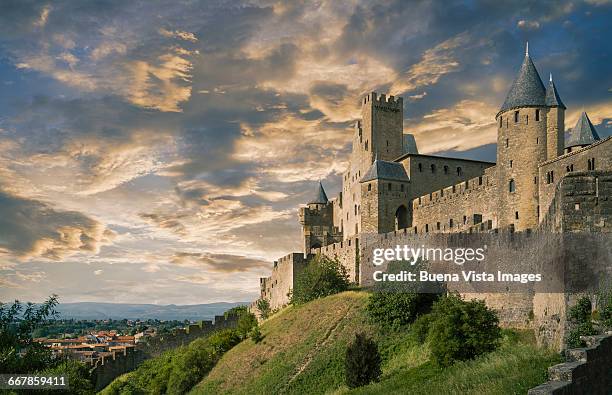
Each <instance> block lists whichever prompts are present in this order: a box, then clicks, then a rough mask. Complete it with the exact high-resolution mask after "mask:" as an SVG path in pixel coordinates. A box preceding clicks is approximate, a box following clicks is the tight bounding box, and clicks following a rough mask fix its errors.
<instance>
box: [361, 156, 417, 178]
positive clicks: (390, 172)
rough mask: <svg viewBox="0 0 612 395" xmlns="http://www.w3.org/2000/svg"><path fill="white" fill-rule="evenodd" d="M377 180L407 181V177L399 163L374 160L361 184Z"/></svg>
mask: <svg viewBox="0 0 612 395" xmlns="http://www.w3.org/2000/svg"><path fill="white" fill-rule="evenodd" d="M377 179H383V180H395V181H408V180H409V178H408V175H407V174H406V170H405V169H404V166H402V164H401V163H397V162H387V161H384V160H378V159H376V160H375V161H374V163H372V167H370V170H368V172H367V173H366V174H365V175H364V176H363V178H362V179H361V182H366V181H372V180H377Z"/></svg>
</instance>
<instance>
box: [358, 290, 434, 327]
mask: <svg viewBox="0 0 612 395" xmlns="http://www.w3.org/2000/svg"><path fill="white" fill-rule="evenodd" d="M437 298H438V295H436V294H419V293H414V292H374V293H373V294H372V296H370V298H369V299H368V303H367V305H366V312H367V314H368V317H369V318H370V320H371V321H372V322H378V323H382V325H383V326H387V327H390V328H391V329H395V330H397V329H399V328H400V327H402V326H405V325H408V324H410V323H412V322H414V320H415V319H416V318H417V316H419V315H422V314H425V313H428V312H429V311H430V310H431V306H432V305H433V303H434V301H435V300H436V299H437Z"/></svg>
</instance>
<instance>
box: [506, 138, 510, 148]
mask: <svg viewBox="0 0 612 395" xmlns="http://www.w3.org/2000/svg"><path fill="white" fill-rule="evenodd" d="M509 145H510V141H509V140H508V139H506V148H508V146H509Z"/></svg>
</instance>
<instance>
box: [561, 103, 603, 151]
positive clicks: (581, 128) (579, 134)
mask: <svg viewBox="0 0 612 395" xmlns="http://www.w3.org/2000/svg"><path fill="white" fill-rule="evenodd" d="M598 140H600V138H599V135H598V134H597V131H596V130H595V127H593V124H592V123H591V120H590V119H589V116H588V115H587V113H586V112H582V114H580V118H579V119H578V122H576V126H574V127H573V128H572V129H571V130H570V132H569V138H568V139H567V141H566V142H565V148H570V147H575V146H577V145H590V144H593V143H594V142H595V141H598Z"/></svg>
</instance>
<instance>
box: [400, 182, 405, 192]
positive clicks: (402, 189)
mask: <svg viewBox="0 0 612 395" xmlns="http://www.w3.org/2000/svg"><path fill="white" fill-rule="evenodd" d="M400 191H402V192H404V184H402V185H401V186H400Z"/></svg>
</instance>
